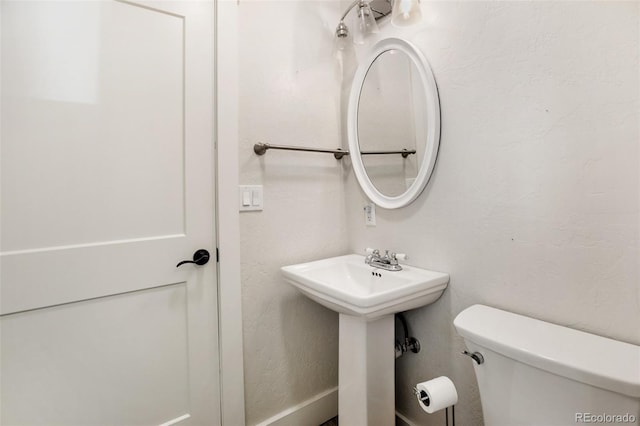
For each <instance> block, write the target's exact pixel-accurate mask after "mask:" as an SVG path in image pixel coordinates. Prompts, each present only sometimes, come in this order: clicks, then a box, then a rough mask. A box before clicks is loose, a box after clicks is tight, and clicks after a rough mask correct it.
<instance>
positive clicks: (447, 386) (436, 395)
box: [416, 376, 458, 413]
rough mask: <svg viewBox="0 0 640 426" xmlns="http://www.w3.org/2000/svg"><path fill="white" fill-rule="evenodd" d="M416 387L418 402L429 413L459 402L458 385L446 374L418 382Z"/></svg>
mask: <svg viewBox="0 0 640 426" xmlns="http://www.w3.org/2000/svg"><path fill="white" fill-rule="evenodd" d="M416 389H417V390H418V392H417V395H416V396H417V397H418V403H419V404H420V407H422V409H423V410H424V411H426V412H427V413H435V412H436V411H438V410H442V409H444V408H447V407H450V406H452V405H454V404H456V403H457V402H458V392H457V391H456V387H455V385H454V384H453V382H452V381H451V379H450V378H448V377H446V376H440V377H437V378H435V379H431V380H427V381H426V382H422V383H418V384H417V385H416ZM422 392H424V394H423V393H422ZM425 394H426V398H425Z"/></svg>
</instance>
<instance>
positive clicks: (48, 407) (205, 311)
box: [0, 0, 220, 426]
mask: <svg viewBox="0 0 640 426" xmlns="http://www.w3.org/2000/svg"><path fill="white" fill-rule="evenodd" d="M213 13H214V7H213V3H212V1H158V2H146V1H145V2H141V1H112V0H101V1H86V0H85V1H57V0H53V1H52V0H48V1H12V0H2V2H1V3H0V15H1V60H2V62H1V86H0V90H1V95H2V103H1V109H2V110H1V139H0V157H1V165H0V167H1V169H0V171H1V182H0V183H1V198H0V202H1V218H0V219H1V223H0V251H1V257H0V260H1V262H0V267H1V270H0V297H1V300H0V309H1V315H2V316H1V319H0V333H1V336H0V339H1V341H0V343H1V364H0V386H1V389H0V393H1V400H0V411H1V418H0V423H1V424H2V425H7V426H9V425H36V424H37V425H47V426H50V425H65V426H66V425H113V426H116V425H117V426H127V425H160V424H165V425H167V424H185V425H186V424H191V425H218V424H220V402H219V401H220V395H219V362H218V358H219V352H218V334H217V333H218V328H217V284H216V267H217V266H216V247H215V243H214V241H215V238H214V223H215V218H214V181H213V178H214V173H213V170H212V169H213V165H214V149H213V116H214V115H213V86H212V85H213V53H214V52H213V22H214V16H213ZM198 249H206V250H208V251H209V252H210V254H211V261H209V262H208V263H207V264H206V265H203V266H197V265H194V264H185V265H182V266H180V267H179V268H177V267H176V264H177V263H178V262H179V261H181V260H185V259H191V258H192V256H193V254H194V252H195V251H196V250H198Z"/></svg>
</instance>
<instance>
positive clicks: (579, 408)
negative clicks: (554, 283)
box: [453, 305, 640, 426]
mask: <svg viewBox="0 0 640 426" xmlns="http://www.w3.org/2000/svg"><path fill="white" fill-rule="evenodd" d="M453 323H454V325H455V327H456V329H457V330H458V334H460V336H462V337H463V338H464V339H465V342H466V345H467V348H468V349H469V352H470V353H471V354H475V356H474V359H473V360H472V359H470V360H469V361H470V362H473V364H474V369H475V373H476V378H477V379H478V387H479V389H480V398H481V401H482V410H483V414H484V423H485V426H568V425H579V424H581V423H593V424H610V425H623V424H624V425H640V420H639V418H640V346H635V345H631V344H628V343H623V342H619V341H616V340H612V339H607V338H605V337H600V336H596V335H593V334H589V333H584V332H581V331H577V330H573V329H570V328H566V327H561V326H559V325H555V324H550V323H547V322H544V321H539V320H535V319H532V318H528V317H525V316H522V315H516V314H513V313H510V312H506V311H502V310H499V309H495V308H490V307H488V306H483V305H474V306H471V307H470V308H467V309H465V310H464V311H462V312H461V313H460V314H459V315H458V316H457V317H456V319H455V320H454V322H453ZM471 354H470V355H471Z"/></svg>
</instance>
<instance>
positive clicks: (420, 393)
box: [413, 387, 431, 407]
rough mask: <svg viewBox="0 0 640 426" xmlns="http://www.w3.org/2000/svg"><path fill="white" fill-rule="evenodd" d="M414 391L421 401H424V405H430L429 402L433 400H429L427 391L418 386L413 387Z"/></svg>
mask: <svg viewBox="0 0 640 426" xmlns="http://www.w3.org/2000/svg"><path fill="white" fill-rule="evenodd" d="M413 393H414V394H415V395H416V396H417V397H418V399H419V400H420V401H422V403H423V404H424V405H426V406H427V407H428V406H429V404H430V403H431V401H429V395H427V393H426V392H425V391H421V390H420V389H418V388H417V387H414V388H413Z"/></svg>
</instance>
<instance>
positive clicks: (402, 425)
mask: <svg viewBox="0 0 640 426" xmlns="http://www.w3.org/2000/svg"><path fill="white" fill-rule="evenodd" d="M396 426H418V425H417V424H415V423H413V422H412V421H411V420H409V419H408V418H406V417H405V416H403V415H402V414H400V413H398V412H397V411H396Z"/></svg>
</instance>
